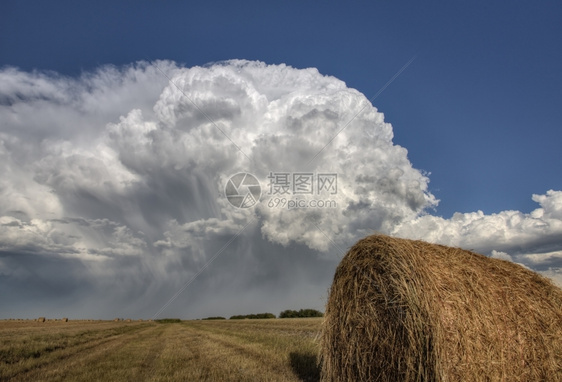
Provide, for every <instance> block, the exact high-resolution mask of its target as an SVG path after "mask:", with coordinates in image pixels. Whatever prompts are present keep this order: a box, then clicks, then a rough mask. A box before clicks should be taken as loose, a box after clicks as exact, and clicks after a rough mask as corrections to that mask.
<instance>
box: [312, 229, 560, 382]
mask: <svg viewBox="0 0 562 382" xmlns="http://www.w3.org/2000/svg"><path fill="white" fill-rule="evenodd" d="M321 360H322V380H323V381H389V382H395V381H484V380H486V381H547V380H548V381H562V290H560V289H559V288H557V287H556V286H555V285H554V284H553V283H551V282H550V281H549V280H548V279H546V278H544V277H542V276H540V275H538V274H537V273H535V272H532V271H530V270H528V269H526V268H524V267H522V266H520V265H517V264H514V263H511V262H508V261H503V260H498V259H492V258H489V257H486V256H483V255H480V254H476V253H473V252H470V251H466V250H462V249H459V248H451V247H446V246H442V245H436V244H429V243H426V242H423V241H414V240H406V239H398V238H392V237H389V236H385V235H373V236H369V237H367V238H365V239H362V240H360V241H359V242H358V243H357V244H355V245H354V246H353V247H352V248H351V249H350V250H349V252H348V253H347V254H346V256H345V257H344V258H343V260H342V261H341V263H340V265H339V266H338V268H337V270H336V274H335V276H334V281H333V284H332V287H331V290H330V295H329V299H328V303H327V307H326V313H325V321H324V326H323V334H322V350H321Z"/></svg>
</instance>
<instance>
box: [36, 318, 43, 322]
mask: <svg viewBox="0 0 562 382" xmlns="http://www.w3.org/2000/svg"><path fill="white" fill-rule="evenodd" d="M37 322H45V317H39V318H38V319H37Z"/></svg>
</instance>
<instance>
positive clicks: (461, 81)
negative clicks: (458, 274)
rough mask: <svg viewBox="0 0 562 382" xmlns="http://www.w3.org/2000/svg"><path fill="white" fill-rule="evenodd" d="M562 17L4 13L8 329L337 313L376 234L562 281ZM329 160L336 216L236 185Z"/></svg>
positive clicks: (0, 224)
mask: <svg viewBox="0 0 562 382" xmlns="http://www.w3.org/2000/svg"><path fill="white" fill-rule="evenodd" d="M53 4H56V6H55V5H53ZM560 20H562V5H561V4H560V3H559V2H554V1H541V2H530V1H527V2H520V1H518V2H510V3H507V2H494V3H491V2H484V1H472V2H441V1H439V2H437V1H433V2H426V3H421V2H414V1H409V2H403V1H397V2H384V3H383V2H371V3H360V2H346V3H344V2H337V3H336V2H312V1H301V2H296V1H295V2H293V1H286V2H275V3H273V2H271V3H266V2H257V1H247V2H243V3H242V4H238V3H234V2H226V1H224V2H223V1H206V2H197V3H196V2H180V1H134V2H133V1H121V2H109V1H98V2H77V1H59V2H56V3H48V2H43V1H17V2H16V1H4V2H2V3H1V4H0V173H1V174H2V177H1V178H0V290H2V291H3V292H4V291H7V292H6V293H2V294H0V305H2V306H7V307H8V308H7V309H5V310H3V311H2V312H0V318H2V317H9V316H13V317H17V316H19V317H34V316H47V317H52V316H54V315H56V314H62V316H69V317H73V315H74V316H79V317H82V318H91V317H92V316H93V315H99V316H100V317H103V318H113V317H115V316H120V317H137V318H150V317H151V316H152V315H153V314H154V313H155V312H158V314H163V315H166V316H178V317H186V318H199V317H203V316H213V315H222V316H228V315H234V314H247V313H251V312H258V311H272V312H274V313H277V312H279V311H281V310H284V309H300V308H316V309H323V304H324V302H325V301H324V300H323V299H324V298H325V295H326V290H327V288H328V287H329V285H330V282H331V280H332V277H333V273H334V270H335V268H336V266H337V264H338V262H339V260H340V259H341V257H342V256H343V254H344V253H345V251H346V250H347V248H349V246H350V245H352V244H353V243H354V242H355V241H356V240H357V239H359V238H361V237H363V236H365V235H367V234H370V233H372V232H374V231H379V232H383V233H388V234H392V235H396V236H402V237H408V238H420V239H424V240H427V241H431V242H438V243H442V244H446V245H453V246H460V247H463V248H467V249H474V250H475V251H478V252H480V253H483V254H485V255H488V256H492V257H496V258H500V259H506V260H511V261H515V262H518V263H520V264H523V265H524V266H527V267H529V268H531V269H533V270H535V271H537V272H541V273H542V274H544V275H546V276H548V277H551V278H552V279H554V280H555V281H556V282H558V283H560V284H561V285H562V240H561V239H560V238H561V237H562V176H561V175H562V173H561V166H560V163H562V154H561V151H560V142H562V129H561V127H562V126H561V122H560V121H562V40H561V38H560V37H561V36H562V24H561V23H560V22H559V21H560ZM226 60H230V61H226ZM225 61H226V62H225ZM408 62H411V63H410V64H409V65H408V66H407V67H406V68H405V69H404V70H403V71H402V72H401V73H400V75H399V76H397V77H396V78H395V80H394V81H392V82H391V83H390V84H388V86H387V87H386V88H385V89H384V91H382V92H380V94H379V95H378V96H377V97H376V98H373V97H374V96H375V95H376V94H377V93H379V91H380V90H381V89H382V88H383V87H384V86H385V84H387V82H388V81H389V80H390V79H391V78H393V76H395V74H396V73H397V72H399V70H400V69H401V68H403V67H404V66H405V64H407V63H408ZM306 68H316V69H317V71H316V69H306ZM367 99H371V100H372V105H373V106H374V107H376V108H377V110H378V112H379V113H383V114H384V121H383V119H382V117H381V115H380V114H378V113H377V112H375V110H374V109H373V108H371V107H370V106H369V105H367V103H366V102H365V101H366V100H367ZM365 105H367V107H365ZM203 112H205V113H207V117H208V116H211V118H204V117H202V113H203ZM208 119H212V123H209V121H208ZM350 120H352V123H350V124H349V125H348V126H347V127H346V128H345V129H344V130H343V131H339V130H340V128H341V127H342V126H345V123H346V121H350ZM385 123H386V124H385ZM219 126H220V128H221V129H222V130H221V132H219V129H217V128H218V127H219ZM338 131H339V133H338ZM225 135H227V137H225ZM226 138H228V139H226ZM332 139H333V141H332ZM328 142H331V143H330V144H329V145H328V146H327V147H326V148H325V149H323V147H324V145H325V144H326V143H328ZM232 143H234V144H235V145H237V146H239V147H241V148H242V149H243V151H244V155H242V154H241V152H240V151H238V150H237V149H236V147H235V146H234V145H233V144H232ZM398 146H401V147H403V148H405V149H406V150H407V152H406V151H405V150H403V149H401V148H400V147H398ZM246 154H248V155H246ZM317 154H318V157H317V158H318V159H317V161H316V162H315V163H313V164H312V165H311V166H312V167H311V168H309V169H307V171H315V172H317V173H320V172H325V171H329V172H333V173H337V174H338V176H339V177H338V182H339V183H338V194H337V197H334V198H335V199H334V200H335V201H336V202H337V208H334V209H323V210H322V209H312V208H308V209H301V210H293V211H288V210H280V209H275V208H271V207H270V206H269V207H268V205H267V200H266V199H263V200H262V201H261V202H260V203H258V204H257V205H256V206H255V207H253V208H250V209H246V210H242V209H236V208H234V207H232V206H231V205H230V204H229V203H228V201H227V200H226V198H225V197H224V195H223V194H222V193H223V191H224V185H225V184H226V183H227V181H228V176H229V175H232V174H235V173H237V172H245V171H249V172H252V173H255V174H256V175H257V176H258V177H261V178H263V179H262V180H265V177H266V175H267V174H268V172H270V171H277V170H283V171H297V170H303V169H302V166H303V164H304V163H305V162H306V161H308V160H309V159H310V158H312V157H314V156H315V155H317ZM261 178H260V179H261ZM262 186H263V184H262ZM262 195H263V194H262ZM437 199H438V200H439V203H436V200H437ZM186 283H189V284H186ZM187 286H188V288H187ZM182 288H183V289H182ZM179 290H180V291H181V290H183V291H184V292H183V294H176V292H178V291H179ZM173 296H175V297H173ZM170 297H173V298H174V299H177V301H172V300H169V299H170ZM166 301H168V302H169V303H166V305H164V306H162V304H164V302H166ZM84 302H87V303H84ZM186 307H188V308H186ZM76 318H78V317H76Z"/></svg>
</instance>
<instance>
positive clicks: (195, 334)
mask: <svg viewBox="0 0 562 382" xmlns="http://www.w3.org/2000/svg"><path fill="white" fill-rule="evenodd" d="M321 322H322V319H321V318H304V319H268V320H220V321H219V320H217V321H182V322H179V323H159V322H112V321H72V320H71V321H69V322H61V321H47V322H43V323H40V322H35V321H0V341H1V342H0V380H1V381H8V380H10V381H63V380H64V381H318V380H319V369H318V366H317V355H318V345H319V344H318V339H319V334H320V325H321Z"/></svg>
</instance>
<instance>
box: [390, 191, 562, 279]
mask: <svg viewBox="0 0 562 382" xmlns="http://www.w3.org/2000/svg"><path fill="white" fill-rule="evenodd" d="M532 198H533V201H535V202H537V203H538V204H539V205H540V207H539V208H537V209H535V210H533V211H532V212H531V213H528V214H526V213H522V212H520V211H502V212H500V213H496V214H492V215H485V214H484V213H483V212H482V211H478V212H473V213H455V214H454V215H453V217H452V218H451V219H443V218H441V217H437V216H432V215H424V216H420V217H418V218H416V219H414V220H410V221H404V222H402V223H401V224H398V225H397V226H396V227H395V229H394V231H393V234H396V235H398V236H402V237H408V238H416V239H424V240H427V241H431V242H436V243H441V244H446V245H454V246H460V247H463V248H472V249H475V250H476V251H479V252H481V253H484V254H487V255H491V256H492V257H496V258H500V259H504V260H511V261H515V262H518V263H521V264H523V265H525V266H527V267H529V268H531V269H534V270H536V271H539V272H543V273H544V274H546V275H548V276H552V275H555V274H558V272H559V271H560V270H562V191H554V190H550V191H548V192H547V193H546V194H544V195H533V196H532ZM557 277H558V278H559V276H557Z"/></svg>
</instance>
